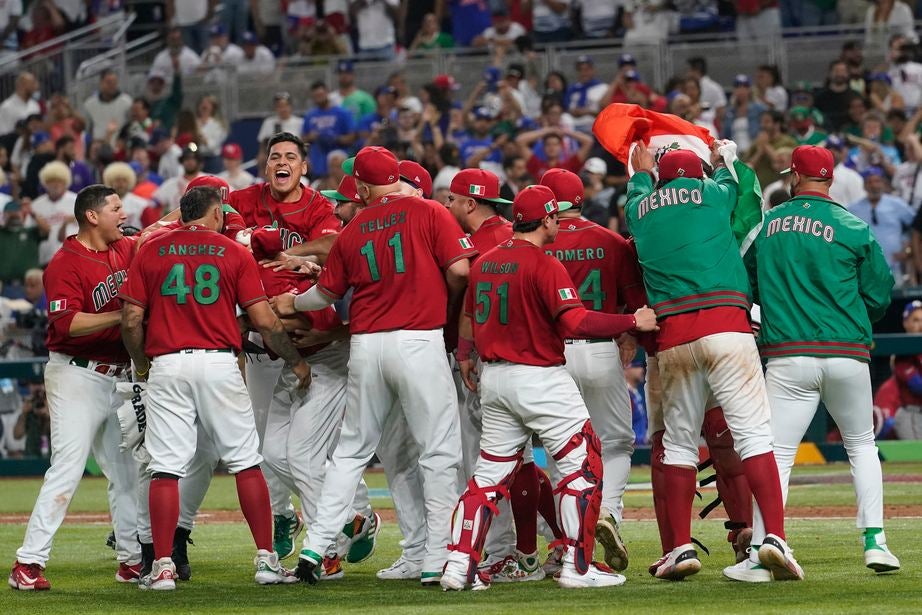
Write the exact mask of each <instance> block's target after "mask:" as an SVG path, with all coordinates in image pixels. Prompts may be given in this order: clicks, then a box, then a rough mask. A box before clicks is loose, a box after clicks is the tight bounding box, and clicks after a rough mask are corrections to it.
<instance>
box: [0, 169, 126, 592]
mask: <svg viewBox="0 0 922 615" xmlns="http://www.w3.org/2000/svg"><path fill="white" fill-rule="evenodd" d="M74 217H75V218H76V219H77V222H78V225H79V230H78V232H77V234H76V235H72V236H70V237H68V238H67V239H66V240H65V241H64V245H63V246H62V248H61V249H60V250H59V251H58V252H57V253H56V254H55V255H54V257H53V258H52V259H51V262H50V263H49V264H48V268H47V269H46V270H45V275H44V277H43V281H44V285H45V292H46V293H47V296H48V314H49V319H48V322H49V324H48V336H47V340H46V345H47V348H48V351H49V357H48V364H47V366H46V368H45V392H46V396H47V403H48V408H49V412H50V413H51V419H52V420H51V450H52V455H51V467H50V468H49V469H48V472H46V474H45V479H44V482H43V483H42V488H41V490H40V491H39V494H38V498H37V499H36V501H35V506H34V508H33V510H32V515H31V516H30V517H29V524H28V526H27V527H26V534H25V539H24V540H23V544H22V546H21V547H20V548H19V549H18V550H17V551H16V561H15V563H14V564H13V569H12V572H11V573H10V577H9V583H10V586H11V587H13V588H14V589H21V590H47V589H50V587H51V585H50V583H49V582H48V580H47V579H46V578H45V576H44V570H45V565H46V564H47V562H48V558H49V556H50V553H51V542H52V539H53V538H54V535H55V533H56V532H57V530H58V528H59V527H60V526H61V523H63V521H64V516H65V515H66V513H67V507H68V505H69V504H70V500H71V498H72V497H73V495H74V492H75V491H76V490H77V485H79V483H80V478H81V477H82V476H83V469H84V467H85V466H86V460H87V457H88V456H89V454H90V452H91V450H92V451H93V454H94V457H95V458H96V459H97V461H98V462H99V464H100V467H101V468H102V469H103V471H104V473H105V474H106V476H107V477H108V478H109V480H110V481H113V482H114V483H115V488H116V492H117V493H118V494H119V495H118V496H116V497H115V498H114V500H115V501H116V502H118V504H119V505H118V506H117V507H116V508H115V509H114V510H113V511H112V513H113V525H114V527H115V536H116V554H117V557H118V560H119V569H118V572H117V573H116V580H117V581H119V582H124V583H128V582H137V580H138V572H139V570H140V560H141V552H140V548H139V546H138V543H137V540H136V539H135V533H136V531H137V501H136V497H137V496H136V489H137V478H138V477H137V466H136V465H134V461H133V460H132V459H131V456H130V453H119V452H118V443H119V441H120V437H118V436H117V434H118V433H119V429H118V423H117V420H118V419H117V418H116V410H117V409H118V407H119V406H121V404H122V399H121V396H120V395H119V394H118V392H117V390H116V383H118V382H119V381H123V380H125V379H126V378H127V375H128V361H129V357H128V353H127V352H125V347H124V346H123V345H122V342H121V339H120V338H119V333H118V323H119V319H120V313H119V302H118V301H117V300H116V295H117V293H118V289H119V287H120V286H121V284H122V283H123V282H124V281H125V278H126V275H127V270H128V266H129V264H130V262H131V259H132V256H133V254H134V250H133V245H134V241H133V240H132V239H126V238H124V237H123V236H122V232H121V230H120V228H119V227H120V225H121V224H122V223H124V221H125V219H126V217H125V214H124V212H123V211H122V206H121V201H120V200H119V198H118V195H117V194H116V193H115V191H114V190H112V189H111V188H107V187H105V186H101V185H93V186H88V187H86V188H84V189H83V190H81V191H80V193H79V194H78V195H77V199H76V202H75V204H74ZM112 421H114V422H115V423H114V430H113V429H111V428H107V426H108V425H109V424H110V422H112ZM132 468H133V472H132V471H131V470H132Z"/></svg>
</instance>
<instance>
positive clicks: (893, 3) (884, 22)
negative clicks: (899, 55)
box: [864, 0, 919, 46]
mask: <svg viewBox="0 0 922 615" xmlns="http://www.w3.org/2000/svg"><path fill="white" fill-rule="evenodd" d="M914 20H915V17H913V14H912V9H911V8H909V5H908V4H905V3H903V2H899V1H898V0H875V1H874V2H873V3H872V6H869V7H868V8H867V12H866V13H865V16H864V31H865V44H867V45H869V46H870V45H874V46H883V43H884V42H885V41H887V40H888V39H890V37H891V36H894V35H900V36H902V37H905V38H906V40H909V41H911V42H913V43H915V42H917V41H918V40H919V39H918V37H917V36H916V32H915V29H914V26H913V21H914Z"/></svg>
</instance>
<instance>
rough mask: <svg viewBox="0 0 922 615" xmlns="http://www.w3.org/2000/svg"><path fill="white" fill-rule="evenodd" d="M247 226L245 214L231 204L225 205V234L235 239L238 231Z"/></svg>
mask: <svg viewBox="0 0 922 615" xmlns="http://www.w3.org/2000/svg"><path fill="white" fill-rule="evenodd" d="M246 227H247V224H246V222H245V221H244V220H243V216H241V215H240V214H239V213H237V210H236V209H234V208H233V207H231V206H230V205H225V206H224V233H223V234H224V235H225V236H226V237H229V238H230V239H235V238H236V237H237V233H239V232H240V231H242V230H243V229H245V228H246Z"/></svg>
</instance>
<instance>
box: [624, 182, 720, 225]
mask: <svg viewBox="0 0 922 615" xmlns="http://www.w3.org/2000/svg"><path fill="white" fill-rule="evenodd" d="M703 200H704V199H703V197H702V196H701V189H700V188H660V189H659V190H656V191H654V192H652V193H651V194H649V195H648V196H646V197H644V200H642V201H641V202H640V205H638V206H637V219H638V220H639V219H640V218H643V217H644V216H645V215H647V214H648V213H650V211H652V210H656V209H659V208H660V207H667V206H669V205H688V204H689V203H692V204H694V205H701V202H702V201H703Z"/></svg>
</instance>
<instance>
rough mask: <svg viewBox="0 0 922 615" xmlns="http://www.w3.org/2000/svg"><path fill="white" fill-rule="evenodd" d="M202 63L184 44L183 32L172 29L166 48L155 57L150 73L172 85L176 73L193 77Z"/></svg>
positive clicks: (168, 33) (169, 32) (167, 38)
mask: <svg viewBox="0 0 922 615" xmlns="http://www.w3.org/2000/svg"><path fill="white" fill-rule="evenodd" d="M201 63H202V59H201V58H200V57H199V55H198V54H197V53H196V52H195V51H193V50H192V49H191V48H190V47H188V46H186V45H185V44H184V43H183V34H182V30H180V29H179V28H170V29H169V30H167V33H166V48H165V49H164V50H163V51H161V52H160V53H158V54H157V55H156V56H154V62H153V63H152V64H151V69H150V73H151V74H158V75H161V77H162V78H163V80H164V82H166V83H172V82H173V74H174V73H175V72H181V73H182V74H184V75H192V74H194V73H195V71H196V69H197V68H198V67H199V64H201Z"/></svg>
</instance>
